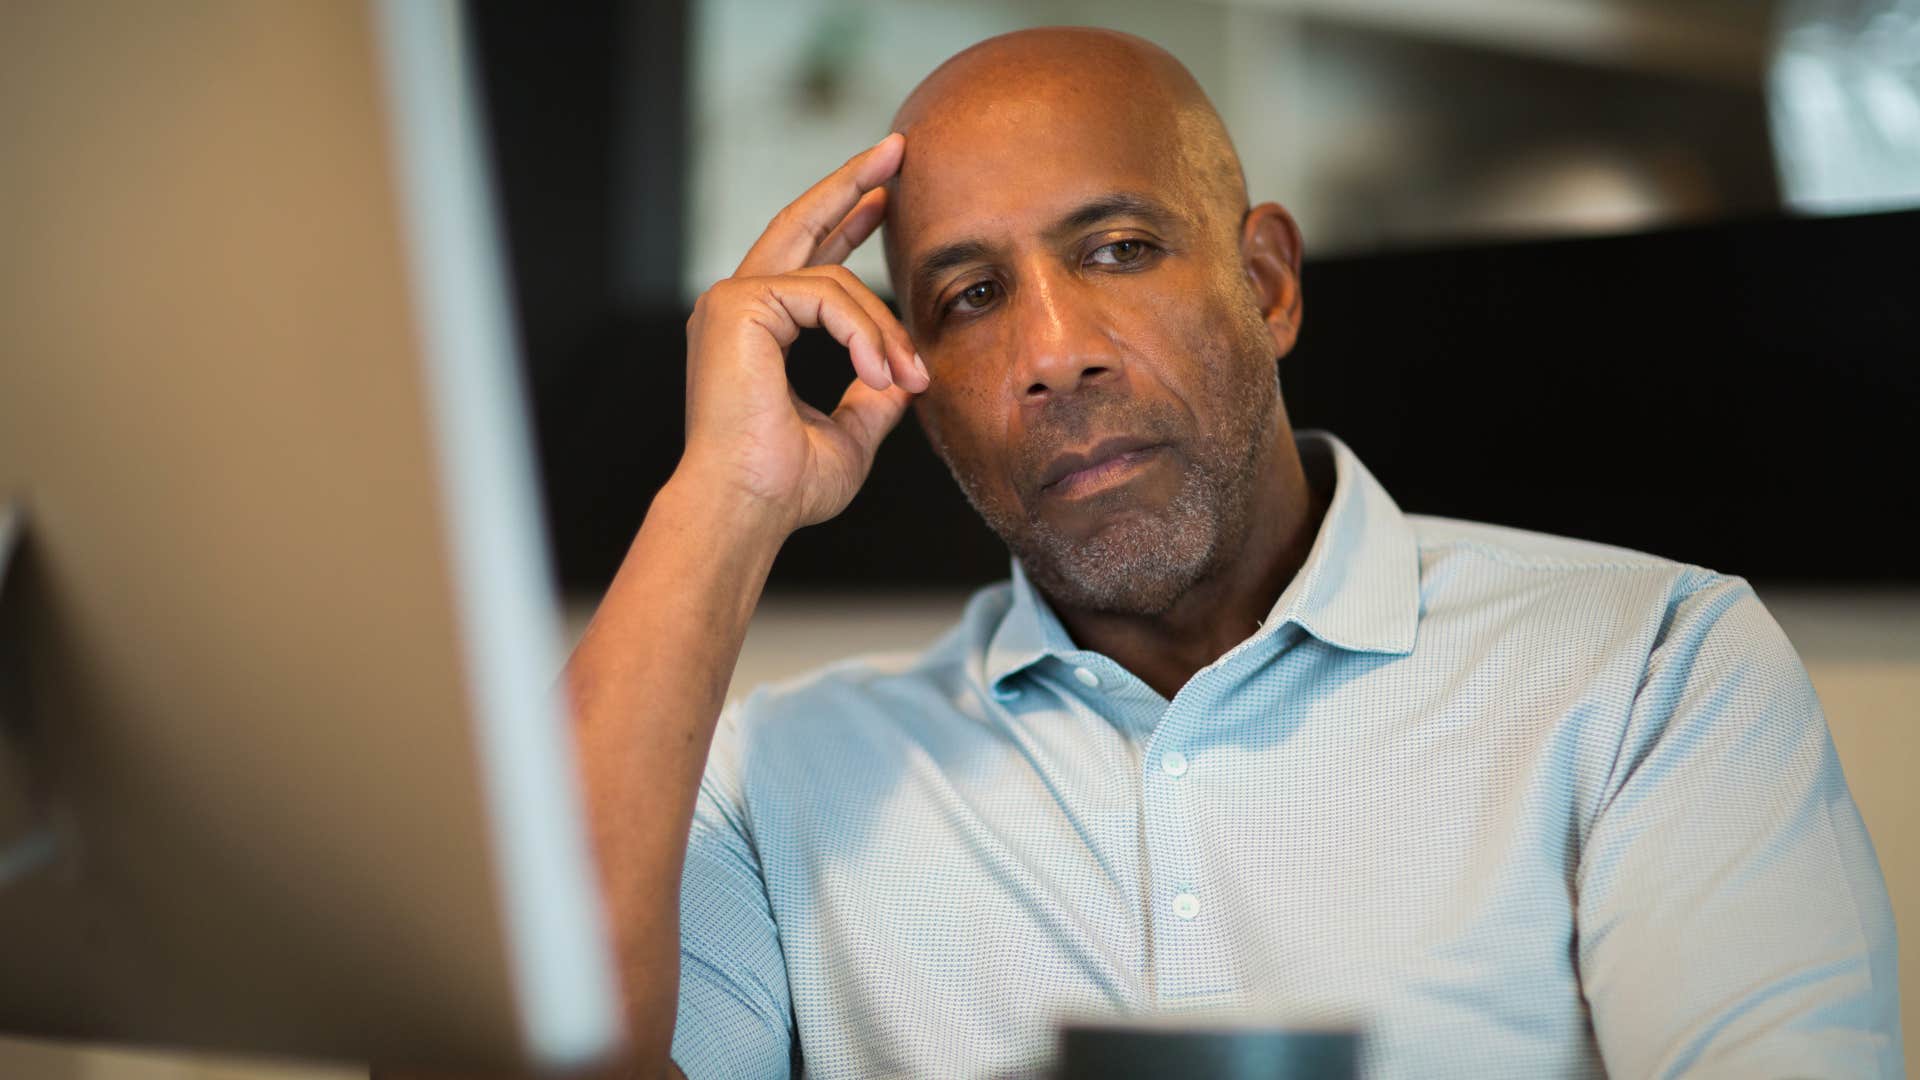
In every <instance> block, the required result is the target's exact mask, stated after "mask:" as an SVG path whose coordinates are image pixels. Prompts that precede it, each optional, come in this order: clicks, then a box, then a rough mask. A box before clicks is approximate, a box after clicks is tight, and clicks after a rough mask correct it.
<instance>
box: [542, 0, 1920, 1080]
mask: <svg viewBox="0 0 1920 1080" xmlns="http://www.w3.org/2000/svg"><path fill="white" fill-rule="evenodd" d="M896 132H897V133H896V134H892V135H889V136H888V137H887V138H886V139H884V140H882V141H881V142H880V143H879V144H878V145H877V146H875V147H873V148H872V149H870V150H868V151H866V152H865V153H862V154H860V155H858V156H856V157H855V158H853V159H852V160H851V161H849V162H848V163H847V164H846V166H844V167H843V168H841V169H840V170H838V171H836V172H835V173H834V174H833V175H831V176H829V177H828V178H827V179H825V180H824V181H822V182H821V183H820V184H819V185H818V186H816V187H815V188H813V189H812V190H810V191H809V192H807V193H806V194H805V195H803V196H802V197H801V198H800V199H799V200H798V201H796V202H795V203H794V204H793V205H792V206H790V207H788V208H787V209H786V210H785V211H783V212H782V213H781V214H780V215H779V216H778V217H777V218H776V219H775V220H774V222H773V223H772V225H771V226H770V227H769V228H768V230H767V232H766V233H765V234H764V235H763V236H762V238H761V239H760V241H759V242H758V243H757V244H756V245H755V247H754V248H753V250H752V251H751V252H749V253H748V254H747V256H746V259H745V260H744V261H743V262H742V264H741V267H740V270H739V272H738V274H737V275H736V276H735V277H734V278H732V279H729V280H727V281H723V282H720V283H719V284H717V285H715V286H714V287H713V289H712V290H710V291H709V292H708V293H707V294H706V295H705V296H703V297H702V298H701V300H700V302H699V304H698V305H697V306H696V308H695V311H694V314H693V317H692V319H691V320H690V321H689V322H688V387H687V401H688V413H687V415H688V435H687V446H686V452H685V456H684V458H683V460H682V462H681V464H680V466H679V469H678V471H677V472H676V473H675V475H674V477H673V479H672V480H671V481H670V482H669V483H668V484H667V485H666V487H665V488H663V489H662V490H661V492H660V493H659V495H658V497H657V498H656V499H655V501H654V504H653V506H652V509H651V510H650V512H649V514H648V516H647V519H646V522H645V524H644V525H643V526H642V528H641V529H640V532H639V534H638V536H637V537H636V538H635V540H634V544H633V547H632V550H631V551H630V553H629V555H628V557H627V560H626V562H625V564H624V565H623V566H622V568H621V570H620V572H619V575H618V576H617V578H616V580H615V581H614V583H613V585H612V587H611V588H610V589H609V591H608V593H607V596H606V598H605V600H604V601H603V603H602V605H601V608H600V610H599V611H598V613H597V614H596V616H595V618H594V621H593V623H592V625H591V626H590V627H589V629H588V631H587V633H586V635H585V636H584V637H583V639H582V641H581V643H580V645H579V647H578V649H577V650H576V652H575V654H574V656H573V658H572V659H571V661H570V663H569V667H568V677H569V685H570V689H571V691H572V693H573V695H574V698H575V701H576V705H577V710H578V716H579V721H578V723H579V737H580V740H581V744H582V758H583V767H584V769H585V771H586V774H587V782H588V788H589V791H590V795H591V799H592V812H593V821H594V829H595V833H596V845H597V848H598V851H599V854H600V857H601V860H602V865H603V873H604V877H605V888H606V891H607V896H608V905H609V909H610V913H611V916H612V919H613V932H614V936H615V939H616V941H617V943H618V947H619V949H620V953H621V956H620V960H621V965H622V969H623V971H624V972H625V974H626V979H627V987H628V995H629V1001H628V1012H629V1015H630V1016H631V1017H632V1018H633V1023H634V1024H635V1044H636V1053H637V1060H638V1062H639V1067H640V1068H641V1069H642V1070H643V1071H644V1072H645V1073H646V1074H647V1075H657V1074H669V1073H670V1070H673V1069H676V1068H677V1069H678V1070H683V1071H684V1072H685V1074H686V1075H688V1076H692V1077H695V1078H696V1080H698V1078H703V1077H706V1076H765V1075H784V1074H787V1073H788V1072H789V1071H798V1069H799V1068H802V1067H803V1068H804V1069H805V1071H806V1072H807V1073H808V1074H809V1075H814V1076H869V1075H912V1076H943V1077H945V1076H1002V1075H1030V1074H1035V1073H1039V1072H1041V1071H1043V1070H1044V1069H1045V1068H1046V1067H1047V1065H1048V1058H1049V1054H1050V1051H1051V1048H1052V1043H1051V1027H1052V1024H1053V1023H1054V1022H1055V1021H1056V1020H1058V1019H1061V1018H1063V1017H1066V1016H1071V1015H1078V1014H1115V1013H1123V1012H1140V1011H1162V1012H1167V1011H1170V1012H1190V1013H1193V1014H1195V1015H1202V1014H1205V1015H1209V1016H1211V1015H1216V1014H1220V1013H1230V1014H1237V1015H1245V1016H1255V1017H1260V1018H1266V1019H1270V1020H1273V1021H1275V1022H1281V1023H1295V1024H1324V1023H1328V1022H1345V1021H1349V1020H1351V1021H1355V1022H1357V1023H1359V1024H1360V1025H1362V1027H1363V1029H1364V1031H1365V1032H1366V1037H1367V1042H1366V1062H1367V1067H1368V1070H1369V1072H1370V1073H1371V1074H1372V1075H1377V1076H1441V1075H1457V1076H1473V1077H1485V1076H1496V1075H1501V1076H1525V1077H1541V1076H1558V1075H1598V1074H1600V1073H1601V1072H1602V1071H1603V1070H1604V1071H1606V1072H1610V1073H1614V1074H1617V1075H1622V1076H1672V1075H1681V1074H1686V1075H1713V1076H1742V1077H1746V1076H1785V1075H1800V1076H1823V1077H1830V1076H1896V1075H1900V1074H1901V1071H1902V1065H1903V1059H1902V1047H1901V1041H1900V1031H1899V1021H1898V1000H1897V998H1898V995H1897V990H1896V984H1895V972H1894V935H1893V925H1892V917H1891V913H1890V911H1889V908H1888V905H1887V898H1886V893H1885V888H1884V885H1883V884H1882V881H1881V877H1880V873H1879V868H1878V866H1877V864H1876V862H1875V859H1874V854H1873V850H1872V847H1871V844H1870V843H1869V841H1868V838H1867V835H1866V832H1865V830H1864V828H1863V827H1862V825H1861V822H1860V818H1859V816H1858V814H1857V812H1856V811H1855V809H1854V806H1853V803H1852V800H1851V798H1850V796H1849V794H1848V792H1847V788H1846V784H1845V781H1844V779H1843V778H1842V776H1841V773H1840V768H1839V765H1838V763H1837V761H1836V760H1835V758H1834V753H1833V749H1832V746H1831V743H1830V740H1829V737H1828V734H1827V730H1826V725H1825V721H1824V718H1823V717H1822V715H1821V712H1820V708H1819V704H1818V702H1817V701H1816V699H1815V698H1814V695H1813V692H1812V689H1811V687H1810V686H1809V684H1808V682H1807V679H1806V676H1805V673H1804V671H1803V670H1802V669H1801V667H1800V664H1799V661H1798V659H1797V658H1796V656H1795V655H1794V653H1793V651H1792V649H1791V647H1790V646H1789V645H1788V643H1787V642H1786V640H1785V639H1784V637H1783V636H1782V635H1781V633H1780V631H1779V628H1778V627H1777V626H1776V625H1775V623H1774V622H1773V621H1772V619H1771V618H1770V617H1769V616H1768V615H1767V614H1766V612H1765V611H1764V610H1763V608H1762V607H1761V605H1760V603H1759V601H1758V600H1757V599H1755V597H1754V594H1753V592H1752V590H1751V589H1750V588H1749V587H1748V585H1747V583H1746V582H1744V581H1743V580H1741V579H1739V578H1736V577H1727V576H1723V575H1719V574H1716V573H1713V572H1711V571H1708V570H1705V569H1702V568H1700V567H1697V566H1690V565H1685V564H1681V563H1676V562H1671V561H1668V560H1665V559H1660V558H1655V557H1653V556H1649V555H1644V554H1640V553H1636V552H1631V551H1625V550H1621V549H1617V548H1611V547H1605V546H1601V545H1597V544H1589V543H1583V542H1579V541H1574V540H1566V539H1560V538H1555V537H1548V536H1542V535H1538V534H1533V533H1526V532H1521V531H1517V530H1511V529H1503V528H1496V527H1492V526H1486V525H1477V524H1472V523H1467V522H1459V521H1448V520H1443V519H1436V518H1427V517H1415V516H1408V515H1404V514H1402V513H1401V512H1400V511H1399V510H1398V508H1397V507H1396V506H1395V505H1394V503H1393V501H1392V500H1391V499H1390V498H1389V497H1388V495H1387V494H1386V492H1385V491H1383V490H1382V489H1381V488H1380V487H1379V485H1378V484H1377V483H1376V482H1375V481H1374V480H1373V478H1372V477H1371V476H1370V475H1369V474H1368V473H1367V472H1366V470H1365V468H1364V467H1363V466H1362V465H1361V463H1360V461H1359V460H1358V459H1357V458H1356V457H1355V456H1354V454H1353V453H1352V452H1351V451H1350V450H1348V449H1347V448H1346V447H1345V446H1344V445H1343V444H1341V443H1340V442H1339V441H1338V440H1337V439H1335V438H1333V437H1332V436H1330V435H1326V434H1324V433H1303V434H1302V435H1300V436H1298V437H1296V436H1295V434H1294V433H1293V432H1292V431H1291V430H1290V428H1289V426H1288V423H1287V419H1286V415H1285V412H1284V410H1283V409H1282V406H1281V400H1280V396H1279V389H1278V384H1277V380H1276V369H1275V364H1274V361H1275V358H1276V357H1278V356H1283V355H1284V354H1285V353H1287V352H1288V350H1289V349H1290V348H1291V347H1292V345H1293V342H1294V338H1295V335H1296V334H1297V332H1298V329H1299V326H1300V320H1301V312H1302V296H1301V286H1300V257H1301V241H1300V236H1299V233H1298V231H1297V230H1296V229H1295V227H1294V224H1293V222H1292V220H1291V219H1290V218H1289V216H1288V215H1287V213H1286V211H1285V210H1283V209H1282V208H1281V207H1279V206H1278V205H1276V204H1273V203H1262V204H1259V205H1257V206H1252V207H1249V206H1248V203H1247V198H1246V193H1245V190H1244V184H1243V181H1242V180H1241V175H1240V170H1239V166H1238V162H1237V159H1236V158H1235V156H1234V151H1233V148H1232V145H1231V143H1230V142H1229V141H1228V138H1227V135H1226V132H1225V131H1224V130H1223V129H1222V127H1221V125H1220V122H1219V120H1218V118H1217V117H1216V116H1215V114H1214V112H1213V110H1212V109H1211V107H1210V106H1209V105H1208V104H1207V102H1206V99H1205V97H1204V96H1203V95H1202V94H1201V92H1200V90H1199V89H1198V87H1197V86H1196V85H1195V83H1194V81H1193V80H1192V78H1191V77H1190V75H1189V74H1188V73H1187V72H1186V71H1185V70H1184V69H1182V68H1181V67H1180V65H1179V64H1178V63H1177V62H1175V61H1174V60H1173V59H1172V58H1171V57H1170V56H1168V55H1167V54H1166V53H1164V52H1162V51H1161V50H1159V49H1157V48H1155V47H1154V46H1152V45H1150V44H1148V43H1146V42H1143V41H1140V40H1138V39H1135V38H1131V37H1127V36H1124V35H1120V34H1114V33H1107V32H1102V31H1091V30H1043V31H1032V32H1025V33H1020V34H1013V35H1008V36H1005V37H1001V38H996V39H993V40H991V41H988V42H986V43H984V44H982V45H979V46H976V47H974V48H972V49H969V50H967V51H966V52H964V53H962V54H960V55H959V56H957V57H955V58H954V59H952V60H951V61H949V62H948V63H947V64H945V65H944V66H942V67H941V68H940V69H939V70H938V71H936V72H934V73H933V75H931V76H930V77H929V78H928V79H927V80H926V81H925V82H924V83H923V84H922V85H921V86H920V87H919V88H918V89H917V90H916V91H915V92H914V94H913V95H912V96H911V97H910V98H909V99H908V101H907V102H906V104H905V105H904V106H903V107H902V109H901V111H900V113H899V116H898V117H897V120H896ZM883 219H884V220H885V222H886V225H887V229H886V247H887V253H888V258H889V266H890V269H891V273H892V277H893V282H894V286H895V291H896V294H897V297H898V300H899V305H900V308H901V311H902V313H903V314H902V318H901V320H899V321H896V319H895V318H894V317H893V315H892V314H891V313H890V312H889V311H888V309H887V307H886V306H885V305H884V304H883V303H882V302H881V301H880V300H879V299H877V298H876V297H875V296H874V294H873V293H872V292H870V291H869V290H868V289H867V288H866V286H865V285H863V284H862V283H861V282H860V281H858V280H857V279H856V278H854V277H853V276H852V275H851V274H850V273H848V272H846V271H845V270H844V269H842V268H841V267H840V266H839V265H838V264H839V262H840V261H841V260H842V259H843V258H844V257H845V256H846V254H847V253H848V252H849V251H851V250H852V249H853V248H854V247H856V246H857V245H858V244H860V243H861V242H862V241H863V240H865V239H866V238H867V236H868V235H869V234H870V233H871V232H872V231H873V230H874V229H875V228H876V227H878V225H879V224H880V223H881V222H882V220H883ZM807 326H819V327H824V328H825V329H826V330H827V331H828V332H830V333H831V334H833V336H834V337H836V338H837V339H839V340H840V341H841V342H843V343H844V344H845V345H846V346H847V348H848V350H849V353H850V355H851V358H852V362H853V367H854V370H855V372H856V373H857V376H858V377H857V379H856V380H855V381H854V382H853V383H852V385H850V386H849V387H848V389H847V392H846V395H845V397H844V399H843V400H842V401H841V403H840V405H839V407H838V408H837V409H836V410H835V411H834V412H833V413H832V414H831V415H824V414H822V413H820V412H818V411H816V410H813V409H811V408H809V407H808V406H806V405H804V404H802V403H800V402H799V400H798V398H797V397H794V396H793V395H792V394H791V393H790V392H789V390H788V387H787V385H786V381H785V377H784V350H785V348H786V347H787V346H788V345H789V344H790V343H791V342H792V341H793V339H794V337H795V336H796V335H797V334H798V333H799V331H800V330H801V328H803V327H807ZM910 406H911V407H914V408H916V409H917V411H918V416H919V419H920V421H921V423H922V425H923V426H924V427H925V429H926V431H927V432H928V434H929V436H930V437H931V439H932V441H933V444H934V446H935V447H936V448H937V449H938V451H939V452H940V454H941V455H942V456H943V457H944V459H945V460H946V461H947V463H948V464H949V465H950V466H951V468H952V471H953V473H954V476H955V478H956V479H957V481H958V482H959V484H960V486H961V488H962V489H963V490H964V491H965V493H966V495H967V497H968V498H969V499H970V500H971V501H972V502H973V504H974V505H975V506H976V507H977V508H978V509H979V511H980V513H981V514H982V516H983V517H984V518H985V519H986V520H987V522H988V523H989V524H990V525H991V526H992V527H993V528H994V529H995V531H996V532H998V533H999V534H1000V535H1001V536H1002V537H1003V538H1004V539H1005V540H1006V542H1007V545H1008V547H1009V548H1010V549H1011V551H1012V553H1013V554H1014V556H1015V557H1016V563H1015V573H1014V577H1013V580H1012V581H1011V583H1007V584H1001V585H998V586H995V587H992V588H989V589H986V590H984V591H983V592H981V593H980V594H978V595H977V596H976V597H975V598H974V599H973V601H972V602H971V604H970V606H969V607H968V609H967V612H966V614H965V616H964V617H963V619H962V621H961V623H960V625H959V626H958V627H956V628H955V629H954V631H953V632H952V633H951V634H950V635H949V636H948V637H947V638H946V639H945V640H944V641H942V642H941V643H940V644H938V645H936V646H934V647H933V648H932V649H931V650H930V651H929V652H928V653H927V654H926V655H924V656H923V657H921V658H919V659H918V660H917V661H915V662H913V663H911V664H909V665H906V666H883V665H879V664H873V663H851V664H848V665H843V666H840V667H836V668H833V669H831V670H829V671H826V672H823V673H821V674H819V675H817V676H815V677H813V678H811V679H808V680H804V681H801V682H798V683H794V684H789V685H787V686H785V687H782V688H779V689H774V690H763V691H760V692H758V693H756V694H755V695H753V696H752V697H751V698H749V699H748V700H747V701H746V702H745V704H744V706H743V707H741V708H739V709H738V710H735V711H730V712H729V713H728V714H727V715H726V717H725V718H724V719H723V718H722V717H721V705H722V701H723V698H724V695H725V692H726V689H727V685H728V681H729V678H730V675H731V672H732V668H733V665H734V662H735V659H736V657H737V655H738V651H739V648H740V643H741V640H742V637H743V635H744V633H745V629H746V626H747V622H748V619H749V617H750V616H751V614H752V612H753V609H754V606H755V604H756V603H757V600H758V597H759V594H760V590H761V587H762V584H763V582H764V581H765V578H766V575H767V572H768V568H769V567H770V565H771V563H772V561H773V558H774V555H775V553H776V552H777V551H778V550H779V548H780V545H781V543H782V541H783V540H784V539H785V537H786V536H787V535H789V534H790V533H791V532H792V531H793V530H794V529H796V528H798V527H800V526H802V525H805V524H808V523H812V522H818V521H822V520H825V519H826V518H829V517H831V516H833V515H834V514H836V513H838V512H839V511H840V510H841V509H842V508H843V507H844V506H845V505H846V504H847V502H848V500H850V499H851V498H852V497H853V495H854V493H855V492H856V490H857V489H858V488H859V486H860V484H861V482H862V481H863V480H864V478H865V476H866V473H867V469H868V467H869V465H870V463H871V461H872V458H873V454H874V452H875V449H876V447H877V446H878V445H879V443H880V441H881V439H882V438H883V437H884V436H885V435H886V433H887V432H888V431H889V430H890V429H891V428H892V427H893V426H894V425H895V424H896V423H897V422H898V421H899V420H900V418H901V417H902V415H903V414H904V412H905V410H906V409H907V408H909V407H910ZM1519 449H1520V448H1516V450H1517V451H1518V450H1519ZM897 555H898V558H900V559H902V560H906V561H908V562H911V561H912V560H914V559H916V558H918V557H919V556H918V553H916V552H913V551H907V550H903V551H900V552H898V553H897ZM710 750H711V755H709V751H710Z"/></svg>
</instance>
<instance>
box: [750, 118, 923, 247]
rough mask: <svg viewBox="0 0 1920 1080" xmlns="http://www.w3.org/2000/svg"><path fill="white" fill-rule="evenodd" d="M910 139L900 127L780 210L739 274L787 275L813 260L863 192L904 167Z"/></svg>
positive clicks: (848, 160) (884, 180)
mask: <svg viewBox="0 0 1920 1080" xmlns="http://www.w3.org/2000/svg"><path fill="white" fill-rule="evenodd" d="M906 144H907V140H906V136H904V135H901V134H900V133H899V132H894V133H893V134H891V135H888V136H887V137H886V138H884V139H881V140H880V141H879V142H877V143H875V144H874V145H873V146H872V147H871V148H869V149H867V150H864V151H862V152H860V153H858V154H855V155H854V156H853V157H851V158H848V159H847V163H846V164H845V165H842V166H840V167H839V168H838V169H835V170H833V171H832V172H831V173H828V174H827V176H826V178H825V179H823V180H821V181H820V182H819V183H817V184H815V185H813V186H812V187H811V188H808V189H807V192H806V194H804V195H802V196H800V197H799V198H798V199H795V200H794V201H793V202H791V203H789V204H788V205H787V207H786V209H784V210H782V211H780V212H779V213H778V214H775V215H774V217H773V221H772V223H771V224H769V225H768V226H767V231H766V232H763V233H761V234H760V239H759V241H758V242H757V243H755V244H754V245H753V250H751V251H749V252H747V257H746V258H744V259H742V260H740V268H739V269H738V270H736V271H734V274H735V276H736V277H737V276H742V275H745V276H760V275H763V274H784V273H786V272H787V271H789V270H797V269H799V268H800V267H802V266H805V265H807V262H808V261H809V260H810V259H812V258H813V254H814V252H816V251H818V250H820V245H821V244H823V243H824V242H825V241H826V239H827V236H828V235H829V234H830V233H832V231H833V228H834V226H836V225H838V224H840V222H841V221H842V220H843V219H844V218H845V217H846V216H847V215H848V214H849V213H851V212H852V211H853V208H854V207H855V206H856V205H857V204H858V203H859V202H860V197H861V196H862V195H865V194H866V193H867V192H869V191H871V190H873V189H874V188H876V187H879V186H880V185H881V184H884V183H886V182H887V179H888V178H889V177H891V176H892V175H893V174H894V172H895V171H897V170H898V169H899V168H900V158H901V154H902V153H903V151H904V149H905V147H906Z"/></svg>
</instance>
